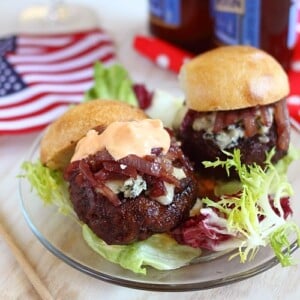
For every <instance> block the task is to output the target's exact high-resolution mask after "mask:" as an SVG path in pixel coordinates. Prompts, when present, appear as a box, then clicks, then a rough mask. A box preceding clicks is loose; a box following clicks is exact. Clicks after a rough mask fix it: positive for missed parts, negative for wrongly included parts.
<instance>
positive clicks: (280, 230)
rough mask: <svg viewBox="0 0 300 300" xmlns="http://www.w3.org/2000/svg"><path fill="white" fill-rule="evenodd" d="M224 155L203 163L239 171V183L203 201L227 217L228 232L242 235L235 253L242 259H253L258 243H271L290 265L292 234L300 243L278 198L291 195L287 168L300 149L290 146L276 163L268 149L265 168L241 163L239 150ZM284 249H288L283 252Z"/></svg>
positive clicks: (282, 258) (275, 251) (284, 263)
mask: <svg viewBox="0 0 300 300" xmlns="http://www.w3.org/2000/svg"><path fill="white" fill-rule="evenodd" d="M226 154H227V156H228V158H227V159H226V160H224V161H221V160H219V159H218V160H216V161H215V162H208V161H207V162H204V166H205V167H217V166H222V167H224V168H225V169H226V170H227V173H230V171H231V169H234V170H235V171H236V172H237V173H238V176H239V180H240V184H236V182H235V183H233V186H232V187H230V184H228V185H227V186H226V190H234V191H235V193H234V194H231V195H230V194H221V195H222V196H220V201H218V202H215V201H213V200H211V199H209V198H205V199H203V203H204V204H205V205H206V206H207V207H211V208H217V209H218V210H219V211H220V212H222V213H223V214H224V216H225V219H226V220H227V229H228V231H229V232H230V233H232V234H233V235H235V236H237V237H239V238H241V240H242V242H241V245H240V247H239V252H238V253H237V255H239V256H240V259H241V262H245V261H246V260H247V259H248V258H250V259H252V258H253V257H254V256H255V254H256V252H257V251H258V248H259V247H260V246H266V245H268V244H270V245H271V247H272V248H273V251H274V253H275V255H276V256H277V258H278V260H279V261H280V263H281V264H282V265H283V266H286V265H290V264H292V259H291V257H290V255H291V253H290V251H289V249H288V247H289V244H290V239H289V238H290V236H291V235H292V234H294V235H295V237H296V240H297V243H298V245H299V246H300V230H299V227H298V226H297V224H295V223H294V222H292V221H287V220H285V219H284V213H283V211H282V208H281V205H280V200H281V198H283V197H290V196H291V195H292V194H293V189H292V186H291V185H290V183H289V182H288V179H287V173H286V170H287V168H288V165H289V164H290V163H291V162H292V161H293V160H295V159H297V158H299V151H296V150H295V149H294V148H292V147H291V149H290V151H289V154H288V155H287V156H286V157H285V158H284V159H283V160H281V161H280V163H279V164H277V165H273V164H272V163H271V158H272V156H273V155H274V151H271V152H270V153H269V154H268V156H267V159H266V167H265V168H264V169H263V168H262V167H260V166H258V165H256V164H253V165H248V166H247V165H244V164H242V163H241V154H240V151H239V150H238V149H236V150H235V151H234V152H233V153H229V152H226ZM239 186H240V187H239ZM221 192H222V189H220V188H219V190H218V193H219V194H220V193H221ZM223 192H224V190H223ZM270 196H271V197H272V199H273V205H274V206H275V207H276V208H277V209H278V211H279V214H276V212H275V211H274V209H273V207H272V204H271V203H270V200H269V199H270V198H269V197H270ZM259 216H263V220H259ZM284 249H286V250H287V251H283V250H284Z"/></svg>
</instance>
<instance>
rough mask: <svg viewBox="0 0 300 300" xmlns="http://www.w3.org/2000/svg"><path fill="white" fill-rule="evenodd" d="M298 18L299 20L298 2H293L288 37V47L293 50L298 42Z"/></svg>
mask: <svg viewBox="0 0 300 300" xmlns="http://www.w3.org/2000/svg"><path fill="white" fill-rule="evenodd" d="M297 18H298V3H297V1H296V0H292V1H291V6H290V11H289V30H288V37H287V47H288V48H289V49H293V48H294V47H295V44H296V40H297Z"/></svg>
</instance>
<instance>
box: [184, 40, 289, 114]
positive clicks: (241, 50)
mask: <svg viewBox="0 0 300 300" xmlns="http://www.w3.org/2000/svg"><path fill="white" fill-rule="evenodd" d="M179 81H180V83H181V86H182V88H183V90H184V92H185V96H186V103H187V106H188V108H190V109H193V110H196V111H213V110H232V109H240V108H247V107H252V106H256V105H266V104H270V103H273V102H275V101H278V100H280V99H282V98H284V97H286V96H287V95H288V93H289V82H288V77H287V74H286V73H285V71H284V70H283V68H282V67H281V65H280V64H279V63H278V62H277V61H276V60H275V59H274V58H273V57H272V56H270V55H269V54H267V53H266V52H264V51H262V50H259V49H257V48H253V47H250V46H223V47H219V48H216V49H214V50H211V51H208V52H206V53H203V54H201V55H199V56H197V57H195V58H193V59H192V60H190V61H189V62H187V63H185V64H184V65H183V66H182V68H181V70H180V73H179Z"/></svg>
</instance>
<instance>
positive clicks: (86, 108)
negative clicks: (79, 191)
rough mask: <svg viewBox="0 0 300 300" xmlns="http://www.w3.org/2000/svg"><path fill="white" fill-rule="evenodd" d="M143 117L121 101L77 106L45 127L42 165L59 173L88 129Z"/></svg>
mask: <svg viewBox="0 0 300 300" xmlns="http://www.w3.org/2000/svg"><path fill="white" fill-rule="evenodd" d="M146 117H147V116H146V115H145V113H144V112H143V111H142V110H140V109H138V108H136V107H133V106H130V105H128V104H126V103H123V102H120V101H113V100H107V101H106V100H105V101H104V100H93V101H90V102H84V103H81V104H78V105H76V106H74V107H73V108H71V109H69V110H68V111H67V112H65V113H64V114H63V115H62V116H61V117H59V118H58V119H57V120H56V121H54V122H53V123H52V124H51V125H50V126H49V127H48V128H47V130H46V133H45V135H44V137H43V139H42V141H41V145H40V159H41V162H42V163H43V164H44V165H46V166H47V167H49V168H51V169H61V170H62V169H63V168H64V167H65V166H66V165H67V164H68V163H69V162H70V159H71V157H72V155H73V153H74V150H75V146H76V143H77V142H78V141H79V140H80V139H81V138H82V137H83V136H84V135H85V134H86V133H87V132H88V130H89V129H92V128H95V127H98V126H100V127H103V128H105V127H107V126H108V125H109V124H110V123H112V122H115V121H131V120H142V119H144V118H146Z"/></svg>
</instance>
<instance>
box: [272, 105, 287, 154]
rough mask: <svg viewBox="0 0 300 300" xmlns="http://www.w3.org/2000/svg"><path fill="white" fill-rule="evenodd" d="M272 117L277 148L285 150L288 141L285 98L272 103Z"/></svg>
mask: <svg viewBox="0 0 300 300" xmlns="http://www.w3.org/2000/svg"><path fill="white" fill-rule="evenodd" d="M274 108H275V111H274V117H275V122H276V126H277V135H278V141H277V146H278V148H279V149H281V150H284V151H287V150H288V148H289V143H290V122H289V114H288V109H287V105H286V100H281V101H279V102H277V103H276V104H275V105H274Z"/></svg>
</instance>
